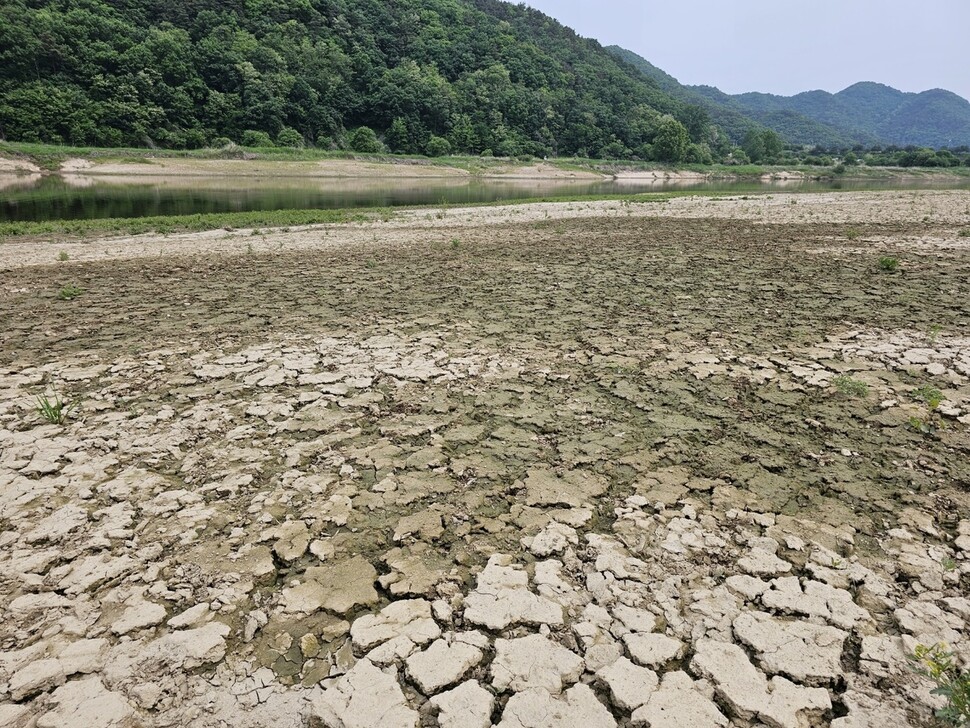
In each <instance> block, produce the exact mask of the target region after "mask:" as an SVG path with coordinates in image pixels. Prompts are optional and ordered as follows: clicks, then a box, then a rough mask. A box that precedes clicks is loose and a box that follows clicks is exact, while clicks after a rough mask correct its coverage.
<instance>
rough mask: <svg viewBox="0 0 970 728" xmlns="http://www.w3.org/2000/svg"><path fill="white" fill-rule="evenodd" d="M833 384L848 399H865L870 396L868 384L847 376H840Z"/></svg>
mask: <svg viewBox="0 0 970 728" xmlns="http://www.w3.org/2000/svg"><path fill="white" fill-rule="evenodd" d="M832 384H834V385H835V388H836V389H837V390H839V392H840V393H841V394H844V395H845V396H846V397H865V396H866V395H868V394H869V385H868V384H866V383H865V382H862V381H859V380H858V379H853V378H852V377H850V376H848V375H847V374H840V375H839V376H837V377H836V378H835V379H833V380H832Z"/></svg>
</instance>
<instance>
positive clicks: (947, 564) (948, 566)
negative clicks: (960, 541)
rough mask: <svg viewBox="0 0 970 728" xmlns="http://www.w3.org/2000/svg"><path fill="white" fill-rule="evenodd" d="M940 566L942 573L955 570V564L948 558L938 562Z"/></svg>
mask: <svg viewBox="0 0 970 728" xmlns="http://www.w3.org/2000/svg"><path fill="white" fill-rule="evenodd" d="M940 565H941V566H942V567H943V571H945V572H950V571H956V570H957V562H956V561H955V560H954V559H953V558H952V557H950V556H946V557H944V558H943V561H941V562H940Z"/></svg>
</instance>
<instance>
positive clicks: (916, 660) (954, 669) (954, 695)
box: [910, 643, 970, 728]
mask: <svg viewBox="0 0 970 728" xmlns="http://www.w3.org/2000/svg"><path fill="white" fill-rule="evenodd" d="M910 662H912V663H913V669H914V670H915V671H916V672H917V673H919V674H920V675H922V676H924V677H927V678H929V679H930V680H932V681H933V682H934V683H936V688H935V689H934V690H933V691H932V693H933V695H939V696H940V697H942V698H945V699H946V705H945V706H944V707H942V708H940V709H939V710H937V711H936V717H937V718H939V719H940V720H943V721H945V722H946V723H947V724H949V725H952V726H957V728H961V727H963V728H966V726H970V672H967V671H966V670H960V668H959V667H958V666H957V663H956V660H955V659H954V657H953V653H952V652H950V651H949V650H948V648H947V646H946V645H945V644H943V643H939V644H936V645H933V646H932V647H927V646H925V645H916V649H915V650H914V651H913V654H912V656H911V657H910Z"/></svg>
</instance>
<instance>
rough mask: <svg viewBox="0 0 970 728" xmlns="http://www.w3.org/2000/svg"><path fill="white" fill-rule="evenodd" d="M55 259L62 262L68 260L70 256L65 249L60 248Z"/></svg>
mask: <svg viewBox="0 0 970 728" xmlns="http://www.w3.org/2000/svg"><path fill="white" fill-rule="evenodd" d="M57 259H58V260H59V261H61V262H62V263H63V262H64V261H66V260H70V259H71V256H69V255H68V254H67V251H66V250H62V251H61V252H60V253H58V254H57Z"/></svg>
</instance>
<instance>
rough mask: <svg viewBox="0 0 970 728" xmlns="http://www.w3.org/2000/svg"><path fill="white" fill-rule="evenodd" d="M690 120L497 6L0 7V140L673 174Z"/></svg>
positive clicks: (114, 1)
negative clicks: (653, 163)
mask: <svg viewBox="0 0 970 728" xmlns="http://www.w3.org/2000/svg"><path fill="white" fill-rule="evenodd" d="M696 112H697V110H696V109H694V108H691V107H690V105H689V104H688V103H685V101H684V100H682V99H679V98H675V97H674V96H672V95H671V94H669V93H667V92H666V91H664V90H663V88H662V86H661V85H660V84H658V83H657V82H656V81H654V80H652V79H650V78H647V77H644V76H643V75H642V74H640V73H639V72H637V71H636V70H635V69H633V68H631V67H630V66H628V65H627V64H625V63H622V62H620V61H618V60H617V59H616V58H614V57H613V56H612V55H610V54H609V53H607V52H606V51H605V50H604V49H603V48H602V47H601V46H600V45H599V44H598V43H596V42H595V41H592V40H587V39H583V38H580V37H579V36H577V35H576V34H575V33H574V32H573V31H572V30H570V29H568V28H566V27H564V26H562V25H561V24H559V23H558V22H556V21H555V20H553V19H552V18H550V17H548V16H546V15H544V14H542V13H540V12H538V11H535V10H532V9H530V8H528V7H526V6H525V5H521V4H520V5H513V4H510V3H506V2H501V1H500V0H394V1H393V2H385V1H381V0H232V1H231V2H225V1H222V0H5V2H3V3H2V4H0V138H6V139H8V140H17V141H44V142H65V143H73V144H82V145H100V146H120V145H139V146H140V145H145V144H157V145H159V146H164V147H190V148H191V147H199V146H203V145H207V144H211V143H213V142H218V143H222V142H223V141H224V140H225V139H228V140H233V141H236V142H244V143H249V144H252V145H259V144H265V143H267V142H268V141H270V140H274V141H277V142H278V143H282V144H287V145H295V144H300V143H310V144H317V145H321V146H330V145H332V146H338V147H343V146H347V145H349V146H351V147H353V148H355V149H358V150H361V151H365V150H371V151H375V150H378V149H381V148H383V147H382V145H381V142H380V141H378V139H377V138H376V137H375V134H374V133H373V132H376V135H377V136H378V137H380V138H381V140H382V141H383V143H384V144H386V146H387V147H388V148H390V149H391V150H392V151H399V152H428V153H433V154H442V153H447V152H448V151H455V152H473V153H480V152H482V151H485V150H491V151H493V152H494V153H495V154H502V155H515V154H534V155H546V154H549V155H573V154H580V155H582V154H589V155H591V156H595V155H599V156H610V157H624V156H634V155H635V156H639V157H641V158H645V159H650V158H654V159H668V160H670V161H679V160H681V159H684V158H685V155H686V154H688V152H689V150H690V149H692V147H691V146H690V142H691V139H688V138H687V137H686V136H684V135H685V134H686V133H687V131H685V129H686V130H689V133H690V135H691V137H692V140H693V141H694V142H700V141H704V140H709V139H710V130H709V128H708V126H707V122H706V117H703V116H699V115H698V114H697V113H696ZM670 115H672V116H673V117H675V118H676V119H678V120H680V121H681V122H682V124H677V125H672V124H671V123H670V122H671V121H672V120H671V119H670ZM362 127H366V128H362ZM695 147H696V145H695Z"/></svg>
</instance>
